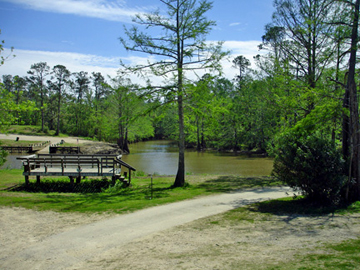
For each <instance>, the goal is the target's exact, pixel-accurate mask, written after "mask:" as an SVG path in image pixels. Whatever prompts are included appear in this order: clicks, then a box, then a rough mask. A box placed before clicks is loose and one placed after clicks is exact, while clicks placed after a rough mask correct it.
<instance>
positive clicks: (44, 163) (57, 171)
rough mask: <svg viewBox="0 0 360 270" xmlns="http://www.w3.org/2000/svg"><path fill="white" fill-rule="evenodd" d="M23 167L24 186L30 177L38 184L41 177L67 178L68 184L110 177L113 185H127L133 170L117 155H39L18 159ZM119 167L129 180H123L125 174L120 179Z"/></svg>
mask: <svg viewBox="0 0 360 270" xmlns="http://www.w3.org/2000/svg"><path fill="white" fill-rule="evenodd" d="M17 159H20V160H22V162H23V166H24V173H23V175H24V176H25V184H28V183H29V177H30V176H36V181H37V183H40V177H41V176H67V177H69V178H70V183H74V178H76V183H80V181H81V177H85V176H98V177H99V176H101V177H105V176H111V179H112V182H113V184H115V181H116V180H117V179H121V180H122V181H124V182H125V183H127V184H130V182H131V171H136V169H135V168H133V167H132V166H130V165H129V164H127V163H125V162H124V161H122V160H121V156H119V155H56V154H39V155H38V156H37V157H36V156H35V155H34V156H30V157H19V158H17ZM121 166H123V167H126V168H127V169H128V173H129V178H128V181H126V180H125V178H126V176H127V173H126V172H124V177H121Z"/></svg>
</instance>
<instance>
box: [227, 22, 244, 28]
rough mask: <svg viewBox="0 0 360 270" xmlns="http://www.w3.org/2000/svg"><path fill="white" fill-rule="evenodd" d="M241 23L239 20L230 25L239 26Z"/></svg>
mask: <svg viewBox="0 0 360 270" xmlns="http://www.w3.org/2000/svg"><path fill="white" fill-rule="evenodd" d="M240 24H241V23H239V22H235V23H230V24H229V26H230V27H232V26H238V25H240Z"/></svg>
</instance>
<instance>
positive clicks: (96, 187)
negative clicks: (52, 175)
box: [7, 179, 111, 193]
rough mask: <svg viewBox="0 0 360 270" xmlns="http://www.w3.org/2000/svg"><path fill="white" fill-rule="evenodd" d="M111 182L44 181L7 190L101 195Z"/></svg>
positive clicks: (103, 180) (104, 180)
mask: <svg viewBox="0 0 360 270" xmlns="http://www.w3.org/2000/svg"><path fill="white" fill-rule="evenodd" d="M110 184H111V182H110V181H108V180H106V179H102V180H98V179H96V180H95V179H94V180H87V181H82V182H81V183H73V184H71V183H70V182H69V181H68V180H43V181H41V182H40V183H34V182H30V183H29V184H27V185H26V184H19V185H16V186H13V187H10V188H8V189H7V191H12V192H30V193H100V192H102V191H103V190H104V189H107V188H108V187H109V186H110Z"/></svg>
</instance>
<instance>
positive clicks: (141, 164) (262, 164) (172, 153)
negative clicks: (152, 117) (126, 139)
mask: <svg viewBox="0 0 360 270" xmlns="http://www.w3.org/2000/svg"><path fill="white" fill-rule="evenodd" d="M130 152H131V154H129V155H123V158H122V159H123V160H124V161H125V162H127V163H129V164H130V165H131V166H133V167H135V168H136V169H137V170H138V171H142V172H144V173H146V174H159V175H175V174H176V172H177V167H178V148H177V147H176V144H175V143H174V142H172V141H146V142H139V143H135V144H131V145H130ZM272 168H273V159H271V158H263V157H247V156H243V155H237V154H235V153H221V152H217V151H203V152H198V151H196V150H186V152H185V170H186V173H187V174H215V175H240V176H245V177H251V176H265V175H270V173H271V170H272Z"/></svg>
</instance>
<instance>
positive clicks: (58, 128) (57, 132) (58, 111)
mask: <svg viewBox="0 0 360 270" xmlns="http://www.w3.org/2000/svg"><path fill="white" fill-rule="evenodd" d="M60 107H61V92H60V91H59V99H58V110H57V126H56V133H55V135H59V134H60Z"/></svg>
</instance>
